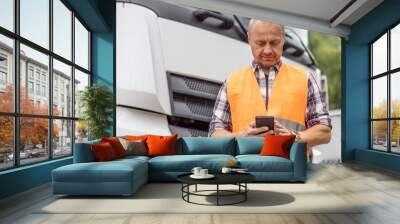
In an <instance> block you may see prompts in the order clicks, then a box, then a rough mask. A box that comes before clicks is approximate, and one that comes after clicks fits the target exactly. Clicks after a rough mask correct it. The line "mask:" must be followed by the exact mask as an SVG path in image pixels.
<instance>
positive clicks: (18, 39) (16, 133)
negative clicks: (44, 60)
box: [0, 0, 92, 172]
mask: <svg viewBox="0 0 400 224" xmlns="http://www.w3.org/2000/svg"><path fill="white" fill-rule="evenodd" d="M53 1H54V0H48V2H49V12H48V13H49V27H48V29H49V46H48V49H46V48H45V47H42V46H41V45H39V44H36V43H34V42H33V41H30V40H29V39H27V38H25V37H23V36H21V35H20V0H14V1H13V10H14V15H13V16H14V18H13V20H14V21H13V22H14V24H13V25H14V27H13V28H14V30H13V31H10V30H8V29H6V28H4V27H1V26H0V35H3V36H5V37H7V38H10V39H12V41H13V54H12V57H13V59H12V62H13V63H12V65H11V66H12V69H11V75H13V79H14V83H13V84H14V93H13V96H14V99H13V102H14V110H13V112H1V111H0V116H5V117H6V116H11V117H12V119H13V154H14V158H13V159H14V161H13V166H11V167H5V168H0V172H2V171H5V170H10V169H16V168H19V167H23V166H30V165H33V164H37V163H43V162H46V161H49V160H53V159H62V158H65V157H70V156H73V152H74V143H75V125H76V121H78V120H79V117H75V108H74V107H72V108H71V110H72V111H71V112H72V113H71V114H70V115H69V116H68V115H66V116H61V115H60V116H55V115H53V100H54V99H53V97H54V94H53V75H54V72H53V70H54V69H53V60H58V61H59V62H62V63H64V64H66V65H68V66H71V83H72V84H73V83H74V82H75V69H77V70H79V71H81V72H83V73H85V74H87V75H88V77H89V83H88V86H91V84H92V72H91V64H92V63H91V37H92V31H91V29H89V27H88V26H87V24H86V23H85V22H84V21H83V19H82V18H81V17H80V16H79V15H78V14H77V13H76V12H75V11H74V10H73V9H72V7H71V6H70V5H69V4H68V3H67V2H66V1H65V0H59V1H60V2H61V3H62V4H63V5H64V6H65V7H66V8H67V9H68V10H70V11H71V18H70V23H71V33H70V35H71V40H70V41H71V49H70V51H71V58H70V59H67V58H64V57H63V56H62V55H59V54H57V53H55V52H54V45H53V43H54V39H53V36H54V35H53V32H54V28H53V24H54V14H53V10H54V8H53V5H54V4H53ZM75 18H76V19H77V20H79V22H80V23H81V24H82V25H83V26H84V28H85V29H86V30H87V31H88V35H89V37H88V58H89V60H88V62H89V64H88V69H85V68H83V67H81V66H80V65H78V64H76V63H75ZM21 44H23V45H25V46H27V47H30V48H32V49H33V50H36V51H38V52H40V53H43V54H45V55H47V56H48V59H49V63H48V71H47V73H48V74H47V75H48V76H47V79H48V80H46V81H47V84H46V86H45V90H46V91H45V95H46V96H48V99H47V100H48V108H49V111H48V113H47V114H46V115H39V114H27V113H21V111H20V85H21V83H20V82H21V80H20V69H21V68H20V64H21V61H20V60H21V56H20V53H21V52H20V45H21ZM29 68H31V67H30V65H29V64H28V63H27V68H26V69H27V73H26V74H25V75H26V82H29V81H33V83H34V87H35V85H36V83H40V84H42V79H41V74H42V72H43V71H41V72H40V73H39V80H36V69H35V67H33V69H34V70H33V79H31V77H30V73H29ZM26 85H28V84H26ZM40 86H41V85H40ZM26 87H28V86H26ZM71 88H72V90H71V93H72V96H73V97H72V99H71V100H72V102H71V103H72V105H74V103H75V97H74V96H75V89H74V85H72V87H71ZM27 91H29V90H28V89H27ZM34 92H36V89H35V88H34ZM40 92H41V91H40ZM47 92H48V93H47ZM38 96H42V94H39V95H38ZM34 103H35V102H34ZM24 117H27V118H45V119H47V122H48V136H47V142H48V143H49V144H48V146H47V150H48V155H47V157H45V158H43V160H40V161H38V162H32V163H26V164H21V161H20V160H21V159H20V149H19V147H20V143H19V141H20V139H19V138H20V119H21V118H24ZM56 120H66V121H71V125H72V127H71V129H72V133H71V153H70V154H68V155H63V156H55V155H53V152H54V149H55V147H53V144H50V143H52V142H53V122H54V121H56Z"/></svg>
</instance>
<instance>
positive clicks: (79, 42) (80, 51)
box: [75, 18, 89, 69]
mask: <svg viewBox="0 0 400 224" xmlns="http://www.w3.org/2000/svg"><path fill="white" fill-rule="evenodd" d="M75 63H76V64H78V65H80V66H82V67H83V68H86V69H89V32H88V31H87V30H86V28H85V27H84V26H83V25H82V23H81V22H80V21H79V20H78V19H77V18H75Z"/></svg>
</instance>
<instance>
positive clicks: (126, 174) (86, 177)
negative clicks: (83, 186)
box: [52, 159, 147, 182]
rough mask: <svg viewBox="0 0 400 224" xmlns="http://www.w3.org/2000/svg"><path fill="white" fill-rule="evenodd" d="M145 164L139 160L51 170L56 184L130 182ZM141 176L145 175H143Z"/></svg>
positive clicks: (97, 163) (115, 161) (83, 164)
mask: <svg viewBox="0 0 400 224" xmlns="http://www.w3.org/2000/svg"><path fill="white" fill-rule="evenodd" d="M145 166H147V164H146V162H144V161H142V160H139V159H131V160H130V161H127V160H114V161H109V162H92V163H75V164H70V165H66V166H62V167H59V168H57V169H55V170H53V172H52V173H53V181H58V182H130V181H132V176H133V173H134V172H143V170H146V171H147V169H144V167H145ZM142 175H146V176H147V173H144V172H143V174H142Z"/></svg>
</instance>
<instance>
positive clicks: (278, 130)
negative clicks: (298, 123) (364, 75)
mask: <svg viewBox="0 0 400 224" xmlns="http://www.w3.org/2000/svg"><path fill="white" fill-rule="evenodd" d="M274 125H275V127H274V133H275V135H295V134H296V133H294V132H293V131H292V130H290V129H288V128H286V127H285V126H283V125H282V124H281V123H279V122H278V121H276V120H275V122H274Z"/></svg>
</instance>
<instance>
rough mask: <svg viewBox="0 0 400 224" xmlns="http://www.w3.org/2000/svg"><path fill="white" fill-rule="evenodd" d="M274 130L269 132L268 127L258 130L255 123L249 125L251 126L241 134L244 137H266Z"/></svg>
mask: <svg viewBox="0 0 400 224" xmlns="http://www.w3.org/2000/svg"><path fill="white" fill-rule="evenodd" d="M273 133H274V130H269V128H268V127H260V128H256V124H255V122H253V123H251V124H249V126H248V127H247V128H246V129H245V130H244V131H243V132H242V133H241V134H240V135H242V136H265V135H271V134H273Z"/></svg>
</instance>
